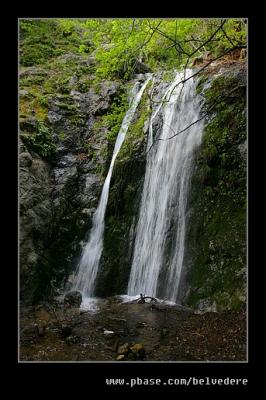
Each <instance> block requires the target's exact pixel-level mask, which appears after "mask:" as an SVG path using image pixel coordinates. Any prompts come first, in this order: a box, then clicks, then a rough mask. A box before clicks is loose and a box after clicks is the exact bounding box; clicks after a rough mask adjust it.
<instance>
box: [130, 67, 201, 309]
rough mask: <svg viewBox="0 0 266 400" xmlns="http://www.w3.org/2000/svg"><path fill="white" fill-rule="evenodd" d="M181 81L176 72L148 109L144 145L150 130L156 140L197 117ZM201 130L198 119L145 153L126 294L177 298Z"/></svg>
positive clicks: (192, 95)
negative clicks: (157, 125)
mask: <svg viewBox="0 0 266 400" xmlns="http://www.w3.org/2000/svg"><path fill="white" fill-rule="evenodd" d="M189 74H191V71H189ZM180 80H182V76H181V75H180V74H179V73H177V75H176V77H175V79H174V81H173V82H172V84H171V85H170V87H169V88H168V89H167V90H166V92H165V94H164V96H163V97H162V100H168V99H169V97H170V100H169V101H166V102H161V103H160V105H159V106H158V107H157V109H156V110H155V111H154V112H153V115H152V117H151V120H150V127H149V140H148V147H147V149H150V146H151V145H152V144H153V140H154V134H155V136H156V138H157V139H158V138H159V137H160V138H162V139H166V138H168V137H170V136H172V135H173V134H174V133H177V132H179V131H180V130H182V129H184V128H186V127H187V126H188V125H190V124H191V123H192V122H194V121H196V120H197V119H199V117H200V115H199V113H200V104H199V99H198V97H197V95H196V92H195V82H194V81H193V78H191V79H189V80H188V81H187V82H186V83H185V85H184V87H183V89H182V91H181V88H182V86H183V85H182V84H179V85H178V86H177V87H176V85H177V84H178V82H180ZM173 89H174V90H173ZM172 90H173V92H172ZM180 91H181V93H180ZM170 93H172V94H171V96H170ZM158 117H160V118H162V127H161V128H160V130H159V132H158V129H157V132H153V130H154V122H155V121H156V118H158ZM202 130H203V121H201V122H198V123H196V124H195V125H193V126H192V127H190V128H189V129H188V130H186V131H185V132H184V133H181V134H180V135H178V136H176V137H175V138H173V139H170V140H166V141H163V140H162V141H156V142H154V144H153V147H152V148H151V150H150V151H149V152H148V154H147V165H146V173H145V180H144V186H143V192H142V199H141V205H140V212H139V219H138V223H137V227H136V239H135V245H134V253H133V262H132V267H131V273H130V278H129V283H128V295H130V296H135V295H139V294H140V293H143V294H145V295H146V296H153V297H156V296H157V297H160V298H164V299H165V300H170V301H173V302H175V301H176V299H177V295H178V289H179V286H180V277H181V272H182V268H183V261H184V252H185V235H186V206H187V198H188V193H189V182H190V176H191V169H192V161H193V154H194V150H195V149H196V148H197V146H199V144H200V142H201V137H202ZM169 237H170V240H169Z"/></svg>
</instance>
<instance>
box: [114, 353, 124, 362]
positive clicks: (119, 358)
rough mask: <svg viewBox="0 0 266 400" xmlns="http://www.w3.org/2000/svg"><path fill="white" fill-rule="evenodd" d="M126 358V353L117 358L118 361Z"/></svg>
mask: <svg viewBox="0 0 266 400" xmlns="http://www.w3.org/2000/svg"><path fill="white" fill-rule="evenodd" d="M124 359H125V356H124V354H120V355H119V356H118V357H117V358H116V360H117V361H122V360H124Z"/></svg>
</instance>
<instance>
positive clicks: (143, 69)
mask: <svg viewBox="0 0 266 400" xmlns="http://www.w3.org/2000/svg"><path fill="white" fill-rule="evenodd" d="M134 72H135V73H136V74H146V73H147V72H151V69H150V68H149V67H148V66H147V65H146V64H144V63H143V62H142V61H139V60H136V62H135V68H134Z"/></svg>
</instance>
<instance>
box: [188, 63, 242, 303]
mask: <svg viewBox="0 0 266 400" xmlns="http://www.w3.org/2000/svg"><path fill="white" fill-rule="evenodd" d="M198 92H199V93H201V95H202V101H203V112H204V110H205V111H206V110H209V114H208V117H207V119H206V123H205V129H204V136H203V143H202V146H201V148H200V149H199V151H198V152H197V154H196V155H195V161H194V172H193V176H192V180H191V190H190V199H189V209H188V234H187V253H186V256H187V259H186V265H187V269H186V273H185V274H184V280H185V282H186V284H184V288H183V289H184V290H183V296H184V298H183V300H184V301H186V302H187V304H189V305H190V306H193V307H194V308H196V309H199V310H221V309H234V308H235V309H237V308H239V307H240V306H241V304H242V303H243V302H245V301H246V271H247V268H246V186H247V182H246V179H247V175H246V163H247V138H246V65H245V64H244V63H235V64H233V65H229V66H228V65H225V66H224V67H223V66H220V67H219V68H218V69H217V68H216V71H209V73H208V72H206V73H205V74H204V75H203V76H202V77H201V78H200V80H199V84H198ZM185 275H186V276H185Z"/></svg>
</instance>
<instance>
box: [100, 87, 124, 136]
mask: <svg viewBox="0 0 266 400" xmlns="http://www.w3.org/2000/svg"><path fill="white" fill-rule="evenodd" d="M127 108H128V103H127V96H126V94H125V93H121V94H120V96H117V97H115V98H114V100H113V102H112V105H111V107H110V110H109V111H108V113H107V114H106V115H104V116H103V117H102V120H101V125H102V126H105V127H106V128H108V134H107V140H108V141H109V142H111V143H113V144H114V142H115V141H116V137H117V134H118V132H119V130H120V127H121V124H122V121H123V118H124V116H125V113H126V110H127Z"/></svg>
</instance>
